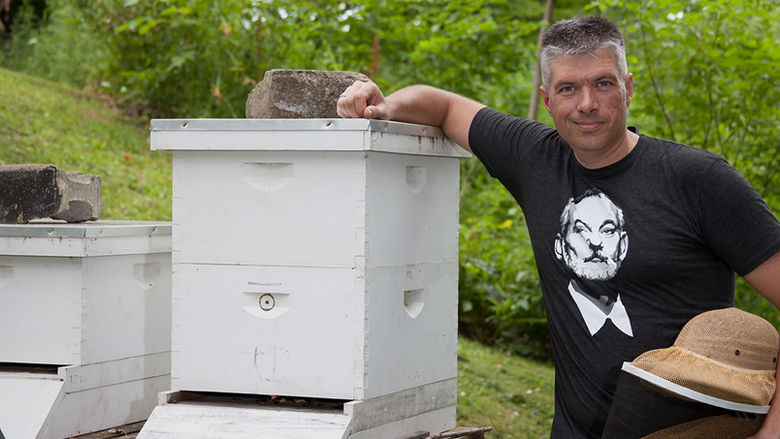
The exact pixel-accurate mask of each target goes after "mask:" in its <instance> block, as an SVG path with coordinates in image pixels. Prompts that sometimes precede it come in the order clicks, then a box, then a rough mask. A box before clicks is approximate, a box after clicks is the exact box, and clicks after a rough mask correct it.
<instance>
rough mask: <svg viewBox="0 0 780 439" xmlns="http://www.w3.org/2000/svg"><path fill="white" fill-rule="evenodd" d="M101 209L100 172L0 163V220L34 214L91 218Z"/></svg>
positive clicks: (23, 220) (74, 219) (15, 221)
mask: <svg viewBox="0 0 780 439" xmlns="http://www.w3.org/2000/svg"><path fill="white" fill-rule="evenodd" d="M102 212H103V204H102V200H101V185H100V176H98V175H85V174H81V173H79V172H65V171H62V170H60V169H58V168H57V167H56V166H54V165H38V164H29V165H3V166H0V223H5V224H25V223H27V222H29V221H30V220H32V219H36V218H53V219H60V220H65V221H67V222H69V223H76V222H83V221H94V220H96V219H98V218H99V217H100V214H101V213H102Z"/></svg>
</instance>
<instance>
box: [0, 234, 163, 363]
mask: <svg viewBox="0 0 780 439" xmlns="http://www.w3.org/2000/svg"><path fill="white" fill-rule="evenodd" d="M170 230H171V228H170V224H169V223H160V222H151V223H150V222H109V223H108V224H103V223H102V222H100V221H97V222H93V223H87V224H79V225H74V224H63V223H38V224H28V225H0V303H2V304H3V306H2V307H0V362H6V363H38V364H56V365H79V364H89V363H94V362H100V361H107V360H114V359H119V358H127V357H131V356H135V355H145V354H149V353H157V352H169V351H170V335H169V334H170V271H171V268H170V267H171V262H170ZM117 240H118V241H117ZM102 241H110V242H111V243H114V244H117V245H118V247H116V248H109V247H110V244H105V245H104V244H103V243H102ZM144 251H151V253H144Z"/></svg>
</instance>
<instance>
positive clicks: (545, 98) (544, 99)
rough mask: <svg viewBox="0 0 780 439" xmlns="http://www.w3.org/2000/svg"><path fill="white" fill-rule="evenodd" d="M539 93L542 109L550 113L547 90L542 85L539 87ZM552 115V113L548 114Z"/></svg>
mask: <svg viewBox="0 0 780 439" xmlns="http://www.w3.org/2000/svg"><path fill="white" fill-rule="evenodd" d="M539 92H540V93H541V94H542V102H544V108H546V109H547V112H548V113H550V94H549V93H547V89H546V88H544V86H543V85H540V86H539ZM550 114H552V113H550Z"/></svg>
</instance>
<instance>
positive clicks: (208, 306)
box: [150, 119, 468, 437]
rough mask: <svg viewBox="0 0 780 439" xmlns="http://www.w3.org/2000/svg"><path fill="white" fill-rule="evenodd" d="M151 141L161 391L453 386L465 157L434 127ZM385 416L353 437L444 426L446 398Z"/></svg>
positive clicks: (181, 128)
mask: <svg viewBox="0 0 780 439" xmlns="http://www.w3.org/2000/svg"><path fill="white" fill-rule="evenodd" d="M151 143H152V149H158V150H172V151H173V252H172V253H173V256H172V258H173V271H174V273H173V309H172V311H173V320H172V325H173V338H172V388H173V389H174V390H183V391H205V392H209V391H211V392H231V393H244V394H266V395H269V394H274V395H287V396H304V397H319V398H336V399H342V400H346V401H352V400H359V401H363V402H365V401H369V400H374V399H375V398H380V397H384V396H388V395H391V394H397V393H398V392H406V391H413V390H414V389H418V388H424V387H425V386H430V385H434V384H435V383H440V382H449V383H455V382H456V381H455V376H456V370H457V274H458V269H457V263H458V241H457V240H458V197H459V191H458V185H459V167H460V163H459V158H460V157H464V156H468V154H464V153H463V151H462V150H460V149H459V148H457V147H455V146H453V144H451V143H450V142H449V141H448V140H446V139H445V138H444V137H443V136H442V135H441V131H440V130H438V129H435V128H431V127H422V126H412V125H409V124H398V123H394V122H384V121H367V120H352V121H339V120H297V121H290V120H265V121H258V120H232V119H231V120H178V121H177V120H158V121H152V132H151ZM451 387H452V388H451V389H450V393H451V394H452V395H455V393H456V392H455V384H453V385H452V386H451ZM404 404H408V405H409V406H405V405H404ZM387 409H388V410H392V411H393V412H394V413H395V414H397V415H398V416H401V417H400V418H395V417H385V418H381V419H382V421H381V423H379V424H366V426H365V428H363V429H362V430H361V431H369V430H371V429H381V428H382V425H384V424H382V423H390V424H394V425H395V427H393V428H392V429H389V430H387V431H392V430H394V431H393V434H395V436H394V437H397V436H402V435H403V434H405V433H411V432H412V431H406V429H407V428H417V429H419V428H418V427H420V426H421V425H423V424H425V423H429V424H430V425H429V426H430V427H431V428H433V429H436V428H439V427H440V426H442V425H444V426H449V427H452V426H454V422H455V418H454V416H455V414H454V403H452V405H451V406H450V405H443V406H437V407H435V408H431V407H429V406H428V405H426V404H425V403H424V402H423V401H422V400H416V399H412V400H406V401H405V402H403V403H402V404H400V405H397V406H387ZM157 410H163V411H164V409H160V408H159V407H158V409H157ZM434 412H435V413H437V414H436V415H432V414H431V415H426V414H425V413H434ZM161 413H162V412H161ZM355 413H357V414H356V416H357V417H362V416H368V417H370V418H371V419H372V420H373V421H376V422H379V421H377V419H380V418H378V417H376V416H373V415H372V414H370V413H369V412H365V411H363V412H355ZM160 416H162V415H160ZM237 416H238V415H237ZM413 418H414V419H417V420H412V419H413ZM353 421H356V420H353ZM373 421H372V422H373ZM165 422H178V421H174V420H169V421H165ZM361 422H363V421H361ZM369 425H370V426H369ZM150 428H151V427H150ZM377 431H379V430H377ZM413 431H417V430H413ZM177 434H178V433H177ZM367 434H368V433H365V434H364V437H369V436H366V435H367ZM296 437H298V436H296Z"/></svg>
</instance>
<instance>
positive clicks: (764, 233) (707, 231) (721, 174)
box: [694, 157, 780, 276]
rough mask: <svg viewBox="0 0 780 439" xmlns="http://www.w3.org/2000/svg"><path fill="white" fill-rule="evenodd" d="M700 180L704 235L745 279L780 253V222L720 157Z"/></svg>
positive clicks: (699, 207) (699, 215)
mask: <svg viewBox="0 0 780 439" xmlns="http://www.w3.org/2000/svg"><path fill="white" fill-rule="evenodd" d="M697 180H699V181H697V182H696V183H694V184H696V185H697V186H698V188H699V190H698V193H699V196H698V197H697V198H698V203H697V213H696V214H697V220H698V222H699V224H700V227H701V231H702V233H703V235H704V238H705V239H706V241H707V242H708V243H709V245H710V247H711V248H712V250H713V251H714V252H715V253H716V254H717V255H718V256H719V257H720V258H721V259H722V260H724V261H726V263H727V264H728V265H729V267H730V268H731V269H732V270H734V271H735V272H736V273H737V274H739V275H740V276H744V275H745V274H748V273H750V272H751V271H753V269H755V268H756V267H758V266H759V265H761V264H762V263H763V262H764V261H766V260H767V259H769V258H770V257H772V256H773V255H774V254H775V253H777V252H778V251H780V222H778V220H777V218H776V217H775V215H774V214H773V213H772V211H771V210H770V209H769V206H768V205H767V204H766V202H765V201H764V200H763V199H762V198H761V196H760V195H759V194H758V192H757V191H756V190H755V189H754V188H753V187H752V186H751V185H750V183H749V182H748V181H747V180H746V179H745V178H744V177H742V176H741V175H740V174H739V173H738V172H737V170H736V169H734V168H733V167H732V166H731V165H729V164H728V163H727V162H726V161H725V160H724V159H722V158H720V157H719V158H718V159H716V160H715V161H714V162H712V164H711V166H710V167H709V168H708V169H707V170H706V171H705V172H704V173H703V175H700V176H699V178H697Z"/></svg>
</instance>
